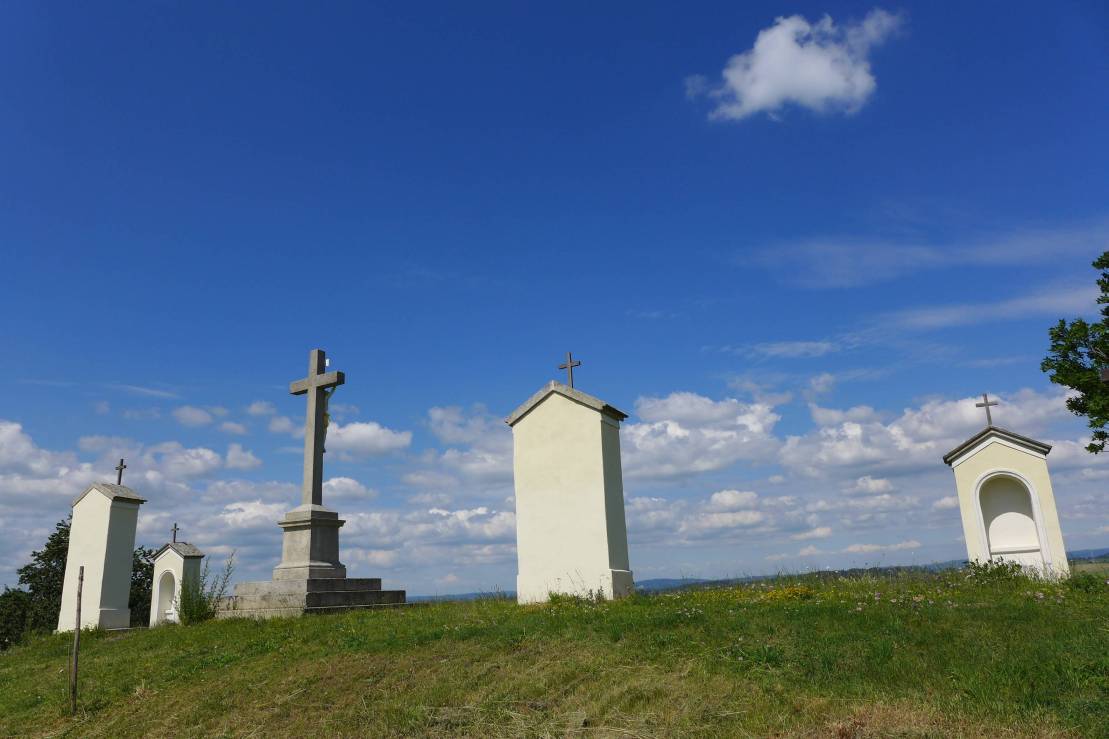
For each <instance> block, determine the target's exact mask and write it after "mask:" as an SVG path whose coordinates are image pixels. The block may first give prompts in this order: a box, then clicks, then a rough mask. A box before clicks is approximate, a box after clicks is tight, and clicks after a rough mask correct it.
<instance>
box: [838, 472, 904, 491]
mask: <svg viewBox="0 0 1109 739" xmlns="http://www.w3.org/2000/svg"><path fill="white" fill-rule="evenodd" d="M845 492H846V493H847V494H848V495H879V494H881V493H891V492H893V483H891V482H890V481H889V480H887V479H885V478H883V477H871V476H870V475H863V476H862V477H860V478H859V479H857V480H855V483H854V484H853V485H852V486H851V487H849V488H848V489H847V490H846V491H845Z"/></svg>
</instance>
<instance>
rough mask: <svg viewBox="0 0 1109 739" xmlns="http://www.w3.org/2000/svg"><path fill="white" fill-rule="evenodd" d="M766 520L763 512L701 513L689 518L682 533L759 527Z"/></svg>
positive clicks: (682, 527) (696, 533) (702, 532)
mask: <svg viewBox="0 0 1109 739" xmlns="http://www.w3.org/2000/svg"><path fill="white" fill-rule="evenodd" d="M764 520H766V515H765V514H764V513H762V512H761V511H726V512H720V513H701V514H698V515H696V516H691V517H690V518H687V519H686V520H685V521H684V522H683V523H682V525H681V529H680V531H681V532H682V533H685V534H691V535H699V534H704V533H706V532H712V531H718V530H720V529H734V528H746V527H750V526H757V525H759V524H760V523H762V522H763V521H764Z"/></svg>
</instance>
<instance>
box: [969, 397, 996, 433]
mask: <svg viewBox="0 0 1109 739" xmlns="http://www.w3.org/2000/svg"><path fill="white" fill-rule="evenodd" d="M992 405H997V401H996V400H993V401H991V400H990V396H989V395H987V394H986V393H982V402H981V403H975V404H974V407H975V408H985V409H986V425H987V426H993V417H992V416H990V406H992Z"/></svg>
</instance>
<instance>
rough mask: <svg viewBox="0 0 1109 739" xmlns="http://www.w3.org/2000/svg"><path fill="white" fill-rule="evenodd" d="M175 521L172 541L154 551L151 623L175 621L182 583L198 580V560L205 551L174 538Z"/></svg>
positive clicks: (175, 535) (175, 534)
mask: <svg viewBox="0 0 1109 739" xmlns="http://www.w3.org/2000/svg"><path fill="white" fill-rule="evenodd" d="M177 531H178V529H177V524H176V523H175V524H173V541H170V542H167V543H166V544H165V545H164V546H163V547H162V548H161V549H159V550H158V551H157V552H155V554H154V582H153V584H152V585H151V588H150V625H151V626H157V625H158V624H165V623H171V624H172V623H177V620H178V613H177V604H178V602H179V600H180V598H181V583H182V582H183V581H184V580H185V579H186V578H188V579H190V580H192V581H194V582H197V583H199V581H200V561H201V560H202V559H204V552H202V551H200V550H199V549H197V548H196V547H194V546H193V545H192V544H189V543H188V542H185V541H177Z"/></svg>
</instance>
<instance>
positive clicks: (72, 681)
mask: <svg viewBox="0 0 1109 739" xmlns="http://www.w3.org/2000/svg"><path fill="white" fill-rule="evenodd" d="M84 584H85V566H84V565H81V569H79V570H78V571H77V628H75V629H73V661H72V662H71V664H70V666H69V711H70V713H72V714H73V715H74V716H76V715H77V654H78V652H80V651H81V588H82V587H84Z"/></svg>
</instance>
